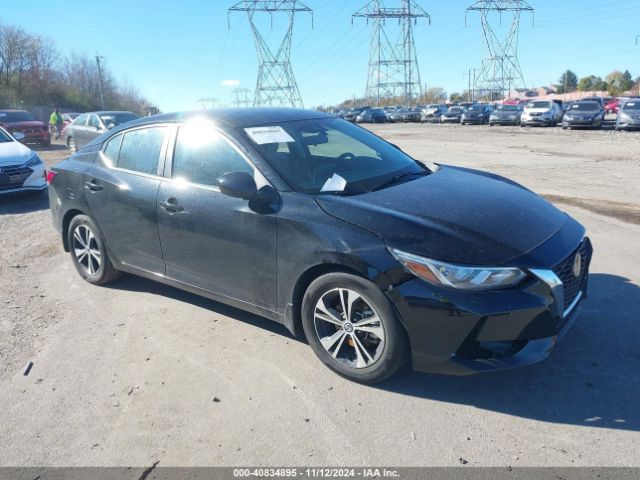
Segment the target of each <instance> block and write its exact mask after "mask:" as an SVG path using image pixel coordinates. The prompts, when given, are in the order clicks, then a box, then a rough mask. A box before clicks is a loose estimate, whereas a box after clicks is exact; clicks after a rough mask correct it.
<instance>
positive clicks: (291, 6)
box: [228, 0, 313, 107]
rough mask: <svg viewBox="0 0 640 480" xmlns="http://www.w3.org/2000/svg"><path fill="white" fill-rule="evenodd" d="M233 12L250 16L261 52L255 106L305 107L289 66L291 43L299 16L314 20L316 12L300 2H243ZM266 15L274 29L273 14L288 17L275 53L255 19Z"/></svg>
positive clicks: (254, 35) (272, 0)
mask: <svg viewBox="0 0 640 480" xmlns="http://www.w3.org/2000/svg"><path fill="white" fill-rule="evenodd" d="M233 12H244V13H246V14H247V17H248V18H249V25H250V27H251V32H252V33H253V41H254V43H255V47H256V51H257V53H258V61H259V66H258V81H257V84H256V91H255V95H254V98H253V104H254V106H256V107H265V106H287V107H302V106H303V104H302V98H301V97H300V91H299V90H298V84H297V83H296V79H295V77H294V75H293V70H292V68H291V63H290V56H291V40H292V38H293V24H294V20H295V16H296V14H297V13H310V14H311V16H312V19H313V11H312V10H311V9H310V8H309V7H307V6H305V5H304V4H303V3H302V2H299V1H298V0H243V1H241V2H239V3H237V4H236V5H234V6H233V7H231V8H229V10H228V13H229V14H231V13H233ZM264 13H268V14H269V16H270V17H271V18H270V20H271V26H272V27H273V15H274V14H283V13H284V14H286V15H287V16H288V17H289V26H288V28H287V31H286V33H285V35H284V38H283V39H282V41H281V42H280V44H279V46H278V50H275V54H274V50H272V49H271V47H269V45H268V43H267V42H266V40H265V38H264V36H263V35H262V34H261V33H260V29H259V28H258V25H257V24H256V19H257V18H256V17H258V16H259V14H264Z"/></svg>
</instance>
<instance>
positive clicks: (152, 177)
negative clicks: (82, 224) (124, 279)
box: [84, 125, 170, 275]
mask: <svg viewBox="0 0 640 480" xmlns="http://www.w3.org/2000/svg"><path fill="white" fill-rule="evenodd" d="M169 129H170V127H169V126H167V125H154V126H146V127H140V128H135V129H131V130H127V131H125V132H123V133H120V134H118V135H116V136H114V137H113V138H111V139H110V140H109V141H108V142H106V143H105V145H104V147H103V149H102V151H101V152H100V153H99V158H98V160H97V161H96V163H95V164H94V165H93V166H92V167H91V169H90V170H89V171H87V172H86V173H85V184H84V188H85V193H86V195H85V196H86V198H87V203H88V204H89V206H90V208H91V211H92V214H93V218H94V219H95V221H96V222H97V224H98V226H99V227H100V229H101V230H102V233H103V234H104V238H105V241H106V244H107V247H108V248H109V249H110V250H111V252H112V253H113V255H114V256H115V258H116V259H117V260H119V261H120V262H122V263H124V264H126V265H129V266H132V267H136V268H139V269H142V270H145V271H147V272H152V273H156V274H160V275H164V273H165V265H164V260H163V259H162V250H161V248H160V239H159V237H158V224H157V220H158V218H157V216H158V215H157V200H158V189H159V187H160V183H161V181H162V179H161V176H160V175H161V172H162V170H163V168H164V157H165V152H166V148H167V140H168V137H169V136H168V132H169Z"/></svg>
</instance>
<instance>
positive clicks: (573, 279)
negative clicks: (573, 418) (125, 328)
mask: <svg viewBox="0 0 640 480" xmlns="http://www.w3.org/2000/svg"><path fill="white" fill-rule="evenodd" d="M49 179H50V188H49V195H50V203H51V211H52V214H53V222H54V224H55V226H56V228H57V229H58V230H59V231H60V233H61V240H62V243H63V245H64V248H65V250H66V251H68V252H70V256H71V260H72V261H73V263H74V265H75V267H76V269H77V271H78V273H79V274H80V275H81V276H82V277H83V278H84V279H85V280H87V281H88V282H91V283H93V284H105V283H108V282H111V281H114V280H116V279H117V278H118V276H119V274H120V273H121V272H128V273H132V274H135V275H139V276H142V277H147V278H150V279H153V280H156V281H159V282H163V283H166V284H168V285H172V286H175V287H177V288H181V289H185V290H188V291H191V292H194V293H197V294H199V295H203V296H206V297H209V298H212V299H214V300H218V301H221V302H224V303H228V304H230V305H234V306H236V307H238V308H241V309H244V310H248V311H250V312H253V313H256V314H258V315H262V316H265V317H267V318H270V319H272V320H274V321H276V322H279V323H282V324H283V325H285V326H286V327H287V328H288V329H289V330H290V331H291V332H292V333H293V334H294V335H302V334H304V335H305V336H306V339H307V341H308V342H309V344H310V345H311V348H312V349H313V350H314V352H315V353H316V354H317V356H318V357H319V358H320V360H322V361H323V362H324V363H325V364H327V365H328V366H329V367H330V368H332V369H333V370H335V371H337V372H338V373H340V374H341V375H344V376H345V377H347V378H350V379H353V380H356V381H360V382H366V383H372V382H378V381H381V380H383V379H385V378H387V377H389V376H390V375H392V374H393V373H394V372H396V371H397V370H398V369H399V368H400V367H401V366H402V365H403V364H404V363H405V361H406V360H408V359H409V358H411V360H412V365H413V368H415V369H417V370H423V371H432V372H441V373H450V374H461V375H464V374H469V373H474V372H483V371H489V370H497V369H502V368H508V367H515V366H519V365H526V364H531V363H535V362H539V361H541V360H543V359H544V358H545V357H546V356H547V355H548V354H549V352H550V351H551V349H552V348H553V346H554V345H555V344H556V343H557V341H558V340H559V339H560V338H561V337H562V336H563V335H564V333H565V332H566V331H567V330H568V329H569V328H570V326H571V325H572V323H573V322H574V321H575V319H576V318H577V316H578V311H579V308H580V303H581V300H582V299H583V297H584V296H585V294H586V289H587V278H588V270H589V262H590V259H591V252H592V250H591V244H590V242H589V240H588V239H587V238H586V237H585V230H584V228H583V227H582V226H581V225H580V224H579V223H578V222H576V221H575V220H573V219H572V218H571V217H569V216H568V215H567V214H566V213H563V212H561V211H560V210H558V209H556V208H555V207H554V206H553V205H551V204H550V203H548V202H547V201H546V200H544V199H543V198H541V197H539V196H537V195H536V194H534V193H532V192H531V191H529V190H527V189H526V188H523V187H521V186H519V185H517V184H516V183H514V182H512V181H510V180H507V179H504V178H502V177H499V176H496V175H493V174H490V173H485V172H480V171H474V170H469V169H465V168H458V167H451V166H445V165H442V166H438V165H435V164H429V165H425V164H423V163H420V162H418V161H416V160H414V159H413V158H411V157H409V156H408V155H407V154H405V153H404V152H402V151H401V150H400V149H399V148H398V147H396V146H393V145H391V144H389V143H387V142H385V141H384V140H382V139H381V138H379V137H377V136H376V135H374V134H372V133H370V132H368V131H367V130H365V129H363V128H361V127H359V126H357V125H353V124H351V123H349V122H346V121H344V120H341V119H339V118H336V117H334V116H331V115H327V114H323V113H320V112H316V111H305V110H287V109H234V110H219V111H212V112H196V113H192V114H172V115H160V116H156V117H147V118H144V119H140V120H138V121H136V122H132V123H129V124H127V125H121V126H120V127H116V128H114V129H112V130H111V131H109V132H107V133H105V134H104V135H102V136H100V137H99V138H97V139H95V140H94V141H92V142H91V143H89V144H88V145H87V146H86V147H85V148H83V149H81V150H80V151H78V153H76V154H75V155H73V156H71V157H70V158H68V159H67V160H65V161H63V162H62V163H61V164H59V165H57V166H56V167H54V168H53V170H52V172H50V174H49ZM408 199H409V200H410V201H408Z"/></svg>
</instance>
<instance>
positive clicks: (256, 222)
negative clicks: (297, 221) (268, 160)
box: [158, 125, 276, 309]
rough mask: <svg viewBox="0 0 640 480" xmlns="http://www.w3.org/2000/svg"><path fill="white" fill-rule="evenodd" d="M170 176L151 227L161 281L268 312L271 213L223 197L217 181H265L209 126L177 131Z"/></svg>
mask: <svg viewBox="0 0 640 480" xmlns="http://www.w3.org/2000/svg"><path fill="white" fill-rule="evenodd" d="M170 170H171V172H170V177H171V178H167V179H166V180H165V181H164V182H163V183H162V185H161V186H160V192H159V195H158V226H159V232H160V241H161V244H162V252H163V255H164V260H165V263H166V268H167V276H168V277H170V278H173V279H175V280H178V281H180V282H183V283H186V284H189V285H193V286H196V287H199V288H202V289H205V290H208V291H211V292H215V293H217V294H220V295H223V296H226V297H231V298H235V299H237V300H241V301H243V302H246V303H250V304H252V305H257V306H260V307H263V308H268V309H275V297H276V216H275V213H274V212H271V211H270V212H264V211H263V212H258V211H256V210H254V209H252V208H251V206H250V204H249V202H247V201H246V200H241V199H237V198H231V197H228V196H225V195H223V194H222V193H220V191H219V190H218V188H217V179H218V178H219V177H220V176H221V175H223V174H225V173H229V172H248V173H251V174H252V175H254V178H255V179H256V183H257V184H258V186H259V187H260V186H264V185H265V184H266V180H265V179H264V177H262V175H261V174H260V173H259V172H258V171H257V170H256V169H255V168H254V167H253V166H252V165H251V164H250V162H249V161H248V160H247V159H246V158H245V157H244V156H243V155H242V154H241V153H240V152H239V151H238V150H237V149H236V148H235V146H234V145H233V143H232V142H231V141H230V140H228V139H227V138H226V137H225V136H224V135H222V134H221V133H220V132H218V131H217V130H215V129H214V128H213V127H210V128H203V127H202V126H201V125H199V126H188V125H187V126H180V127H179V128H178V130H177V133H176V138H175V146H174V147H173V158H172V162H171V169H170Z"/></svg>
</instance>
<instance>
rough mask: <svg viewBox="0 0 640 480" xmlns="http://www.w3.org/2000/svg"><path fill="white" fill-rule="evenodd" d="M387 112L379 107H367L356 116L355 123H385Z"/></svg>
mask: <svg viewBox="0 0 640 480" xmlns="http://www.w3.org/2000/svg"><path fill="white" fill-rule="evenodd" d="M386 121H387V114H386V113H385V112H384V110H382V109H381V108H368V109H366V110H364V111H363V112H362V113H361V114H360V115H358V116H357V117H356V123H386Z"/></svg>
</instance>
